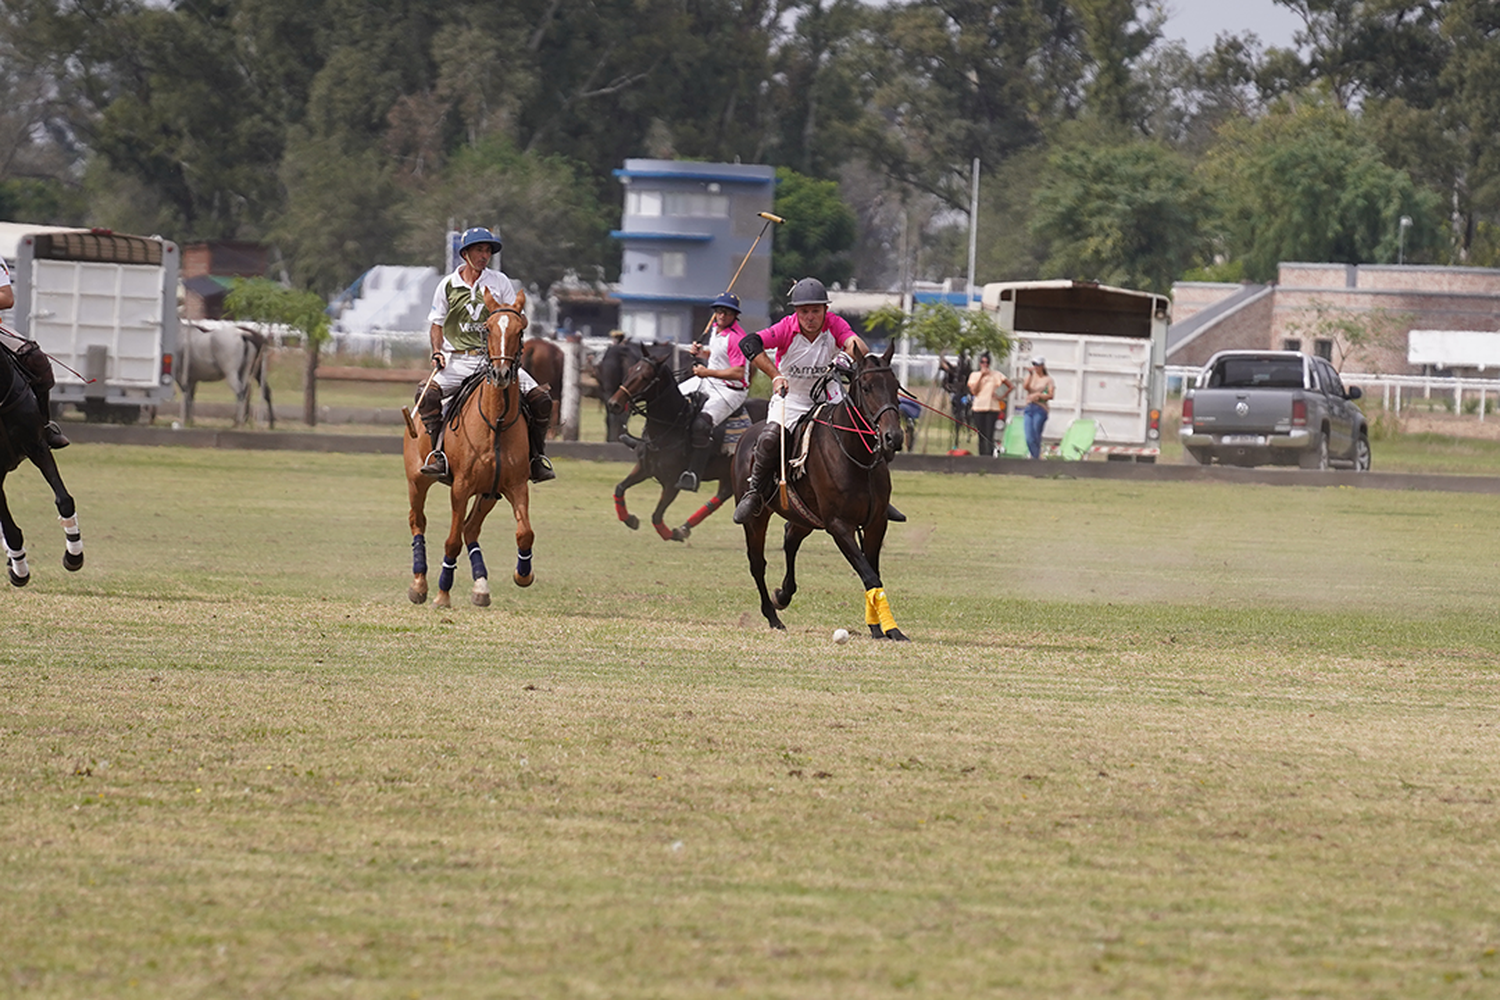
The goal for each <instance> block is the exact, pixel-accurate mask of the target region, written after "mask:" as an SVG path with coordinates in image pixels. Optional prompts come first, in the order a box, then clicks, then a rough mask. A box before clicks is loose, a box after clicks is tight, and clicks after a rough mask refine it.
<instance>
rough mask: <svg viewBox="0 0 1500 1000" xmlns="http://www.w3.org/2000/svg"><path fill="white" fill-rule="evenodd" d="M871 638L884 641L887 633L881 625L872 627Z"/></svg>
mask: <svg viewBox="0 0 1500 1000" xmlns="http://www.w3.org/2000/svg"><path fill="white" fill-rule="evenodd" d="M870 638H871V639H884V638H885V631H884V630H883V629H882V628H881V627H880V626H879V625H871V626H870Z"/></svg>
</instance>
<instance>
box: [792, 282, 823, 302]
mask: <svg viewBox="0 0 1500 1000" xmlns="http://www.w3.org/2000/svg"><path fill="white" fill-rule="evenodd" d="M791 303H792V305H793V306H794V307H795V306H826V305H827V304H828V289H826V288H824V287H823V283H822V282H821V281H819V280H818V279H817V278H803V279H802V280H801V281H799V282H797V283H796V284H795V285H793V286H792V294H791Z"/></svg>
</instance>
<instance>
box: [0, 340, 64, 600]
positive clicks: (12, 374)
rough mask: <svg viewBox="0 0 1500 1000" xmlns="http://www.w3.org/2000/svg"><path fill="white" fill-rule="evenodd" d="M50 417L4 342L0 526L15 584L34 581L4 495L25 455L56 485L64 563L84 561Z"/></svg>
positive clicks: (7, 565) (0, 367) (0, 354)
mask: <svg viewBox="0 0 1500 1000" xmlns="http://www.w3.org/2000/svg"><path fill="white" fill-rule="evenodd" d="M46 422H47V416H46V415H44V414H43V413H42V412H41V410H40V409H39V408H38V407H37V401H36V395H35V394H34V393H33V392H32V391H31V383H30V382H28V381H27V379H26V376H25V374H23V373H22V371H21V368H20V366H19V364H17V362H16V359H15V355H13V354H12V353H11V352H10V351H8V350H6V349H4V348H0V531H3V533H4V536H5V569H6V572H7V573H8V574H9V576H10V582H11V584H12V585H13V586H16V587H24V586H26V584H27V583H29V582H30V581H31V568H30V567H29V566H28V565H27V562H26V539H25V536H24V535H22V533H21V526H20V525H19V524H17V523H16V519H15V518H14V517H13V516H11V513H10V505H9V504H8V503H6V500H5V477H6V476H7V475H9V474H10V473H12V472H14V471H15V470H16V468H17V466H19V465H20V464H21V461H22V460H23V459H30V460H31V464H32V465H35V466H36V467H37V468H38V469H40V470H41V473H42V478H44V479H46V480H47V485H48V486H51V487H52V494H53V496H54V497H55V498H56V500H57V515H58V517H59V518H60V519H61V520H62V525H63V533H64V535H65V536H66V537H67V549H66V550H65V551H64V552H63V566H64V567H65V568H67V569H69V570H77V569H81V568H82V567H83V539H82V537H81V536H80V535H79V533H78V514H77V511H76V509H75V508H74V505H73V498H72V496H70V495H69V494H68V488H67V487H66V486H64V485H63V481H62V475H61V474H60V473H59V472H58V471H57V461H56V460H55V459H54V458H53V457H52V449H51V448H48V447H47V442H46V441H45V440H44V439H43V437H42V426H43V425H44V424H46Z"/></svg>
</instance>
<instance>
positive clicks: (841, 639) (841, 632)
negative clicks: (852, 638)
mask: <svg viewBox="0 0 1500 1000" xmlns="http://www.w3.org/2000/svg"><path fill="white" fill-rule="evenodd" d="M833 641H834V642H836V643H838V644H839V645H840V646H842V645H843V644H844V643H846V642H848V641H849V630H848V629H846V628H836V629H834V630H833Z"/></svg>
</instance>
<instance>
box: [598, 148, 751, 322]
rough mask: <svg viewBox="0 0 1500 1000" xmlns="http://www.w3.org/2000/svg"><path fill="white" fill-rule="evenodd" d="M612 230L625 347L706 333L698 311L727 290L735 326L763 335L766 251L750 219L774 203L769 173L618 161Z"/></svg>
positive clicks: (733, 166)
mask: <svg viewBox="0 0 1500 1000" xmlns="http://www.w3.org/2000/svg"><path fill="white" fill-rule="evenodd" d="M615 176H616V177H618V178H620V183H621V184H622V185H624V187H625V212H624V222H623V224H622V226H621V228H619V229H617V230H615V231H614V232H613V233H612V234H611V235H612V236H614V237H615V238H616V239H618V240H619V241H620V242H621V243H623V244H624V254H623V259H622V261H621V266H620V290H619V292H618V293H617V297H618V298H619V300H620V328H621V329H622V330H624V331H625V333H626V335H627V336H629V337H631V338H632V339H634V340H646V341H654V340H669V341H677V342H682V343H686V342H687V341H689V340H692V339H693V338H694V337H696V336H697V335H698V334H700V333H702V332H703V329H704V327H705V326H707V325H708V319H709V314H710V310H709V308H708V303H709V302H710V301H712V300H713V298H714V297H715V296H717V295H718V294H719V293H720V292H722V291H724V290H725V289H726V288H728V287H729V282H730V279H731V278H733V277H734V273H735V271H736V270H737V269H738V268H739V267H740V262H741V261H742V260H745V254H746V253H748V252H749V251H750V248H751V247H752V246H754V247H755V252H754V253H752V254H750V259H749V260H748V261H746V262H745V267H744V270H742V271H740V276H739V279H738V280H737V281H735V283H734V293H735V294H736V295H738V296H739V297H740V302H741V304H742V305H743V309H742V311H741V312H740V325H741V326H743V327H744V328H745V329H746V330H747V331H749V332H752V333H753V332H754V331H756V330H760V329H763V328H764V327H766V326H767V325H768V323H769V317H770V307H769V306H770V303H769V299H770V285H771V244H772V242H773V239H774V234H773V233H770V232H767V233H766V235H765V237H764V238H763V239H762V240H761V241H760V243H759V244H756V242H755V239H756V237H757V236H759V235H760V233H761V231H762V229H764V228H765V227H766V220H765V219H762V218H761V217H760V215H759V213H761V212H769V211H771V206H772V204H773V203H774V200H775V191H776V170H775V168H774V167H767V166H759V165H752V164H741V163H695V162H690V161H684V160H626V161H625V167H624V169H623V170H616V171H615Z"/></svg>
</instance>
